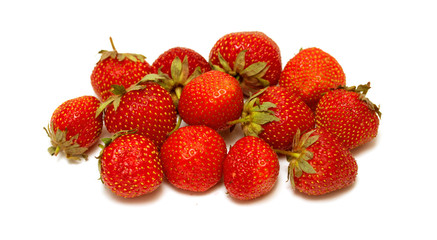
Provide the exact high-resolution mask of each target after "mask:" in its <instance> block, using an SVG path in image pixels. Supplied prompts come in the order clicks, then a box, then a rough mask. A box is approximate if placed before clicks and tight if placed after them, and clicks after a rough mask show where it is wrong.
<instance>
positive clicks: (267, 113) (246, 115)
mask: <svg viewBox="0 0 437 240" xmlns="http://www.w3.org/2000/svg"><path fill="white" fill-rule="evenodd" d="M266 89H267V88H264V89H262V90H260V91H258V92H257V93H256V94H254V95H252V96H251V97H250V98H249V99H248V100H247V102H246V103H245V104H244V108H243V113H242V115H241V118H240V119H237V120H235V121H231V122H229V123H228V124H229V125H234V124H237V123H241V127H242V128H243V132H244V134H245V135H246V136H256V137H257V136H258V135H259V134H260V133H261V132H262V131H263V130H264V129H263V127H262V125H264V124H266V123H269V122H273V121H280V119H279V118H278V117H276V116H275V112H274V111H272V110H271V108H275V107H276V104H274V103H271V102H263V103H262V104H261V103H260V100H259V98H258V96H260V95H261V94H263V93H264V92H265V90H266Z"/></svg>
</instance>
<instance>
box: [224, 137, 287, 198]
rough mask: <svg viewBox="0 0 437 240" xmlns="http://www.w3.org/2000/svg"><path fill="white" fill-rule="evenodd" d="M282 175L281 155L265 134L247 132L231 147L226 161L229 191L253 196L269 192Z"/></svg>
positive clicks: (225, 169) (243, 195)
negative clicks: (254, 134) (265, 138)
mask: <svg viewBox="0 0 437 240" xmlns="http://www.w3.org/2000/svg"><path fill="white" fill-rule="evenodd" d="M278 175H279V161H278V156H277V155H276V153H275V152H274V151H273V149H272V148H271V147H270V146H269V144H267V143H266V142H264V141H263V140H262V139H261V138H257V137H253V136H246V137H243V138H241V139H240V140H238V141H237V142H236V143H235V144H234V145H233V146H232V147H231V149H230V150H229V153H228V156H227V157H226V159H225V162H224V165H223V176H224V184H225V187H226V190H227V191H228V193H229V195H230V196H231V197H233V198H236V199H239V200H250V199H254V198H258V197H260V196H262V195H265V194H267V193H268V192H270V191H271V190H272V188H273V186H274V185H275V183H276V180H277V178H278Z"/></svg>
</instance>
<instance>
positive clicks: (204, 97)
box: [178, 70, 244, 131]
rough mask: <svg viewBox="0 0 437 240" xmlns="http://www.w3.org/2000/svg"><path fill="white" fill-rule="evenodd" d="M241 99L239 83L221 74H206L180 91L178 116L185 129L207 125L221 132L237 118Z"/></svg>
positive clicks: (211, 72)
mask: <svg viewBox="0 0 437 240" xmlns="http://www.w3.org/2000/svg"><path fill="white" fill-rule="evenodd" d="M243 105H244V97H243V92H242V90H241V87H240V85H239V84H238V81H237V80H236V79H235V78H233V77H232V76H231V75H229V74H227V73H224V72H220V71H214V70H212V71H209V72H206V73H203V74H202V75H200V76H198V77H196V78H194V79H193V80H191V82H189V83H188V84H187V85H186V86H185V87H184V89H183V91H182V95H181V99H180V100H179V106H178V110H179V115H180V116H181V118H182V119H183V120H184V121H185V122H186V123H187V124H188V125H206V126H208V127H210V128H212V129H214V130H217V131H221V130H224V129H227V128H229V127H230V125H228V122H229V121H233V120H236V119H238V118H239V117H240V115H241V111H242V110H243Z"/></svg>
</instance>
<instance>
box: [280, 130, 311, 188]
mask: <svg viewBox="0 0 437 240" xmlns="http://www.w3.org/2000/svg"><path fill="white" fill-rule="evenodd" d="M314 131H315V130H311V131H309V132H307V133H305V134H303V135H302V136H301V134H300V130H299V129H298V130H297V132H296V135H294V138H293V145H292V146H293V147H292V150H291V151H283V150H279V149H276V150H275V152H276V153H279V154H283V155H285V156H286V157H287V161H288V162H289V165H288V180H290V179H291V186H292V188H293V189H295V181H294V178H295V177H297V178H299V177H301V176H302V174H303V173H304V172H305V173H308V174H314V173H316V171H315V170H314V168H313V167H312V166H311V164H310V163H308V161H309V160H311V159H313V157H314V154H313V153H312V152H310V151H308V150H307V148H308V147H309V146H311V145H312V144H314V143H315V142H317V140H318V139H319V136H318V135H314V136H311V134H312V133H313V132H314Z"/></svg>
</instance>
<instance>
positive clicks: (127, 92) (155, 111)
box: [99, 81, 177, 148]
mask: <svg viewBox="0 0 437 240" xmlns="http://www.w3.org/2000/svg"><path fill="white" fill-rule="evenodd" d="M113 87H114V91H113V92H114V94H115V95H114V96H111V97H110V98H109V99H108V100H107V101H105V102H104V103H102V104H101V106H100V108H99V111H100V112H101V111H103V110H104V109H105V108H106V113H105V118H104V120H105V125H106V128H107V130H108V131H109V132H110V133H116V132H119V131H121V130H134V129H136V130H137V132H136V133H138V134H142V135H144V136H145V137H147V138H149V139H150V140H152V141H153V142H154V143H155V145H156V146H157V147H158V148H160V147H161V145H162V144H163V143H164V141H165V139H166V138H167V135H168V134H169V133H170V132H171V131H172V130H173V129H174V128H175V126H176V120H177V116H176V108H175V106H174V105H173V101H172V99H171V97H170V94H169V93H168V92H167V91H166V90H165V89H164V88H162V87H161V86H159V85H158V84H156V83H153V82H145V83H143V82H141V81H140V82H138V83H137V84H134V85H132V86H131V87H130V88H128V89H125V88H124V87H123V86H118V85H113Z"/></svg>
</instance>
